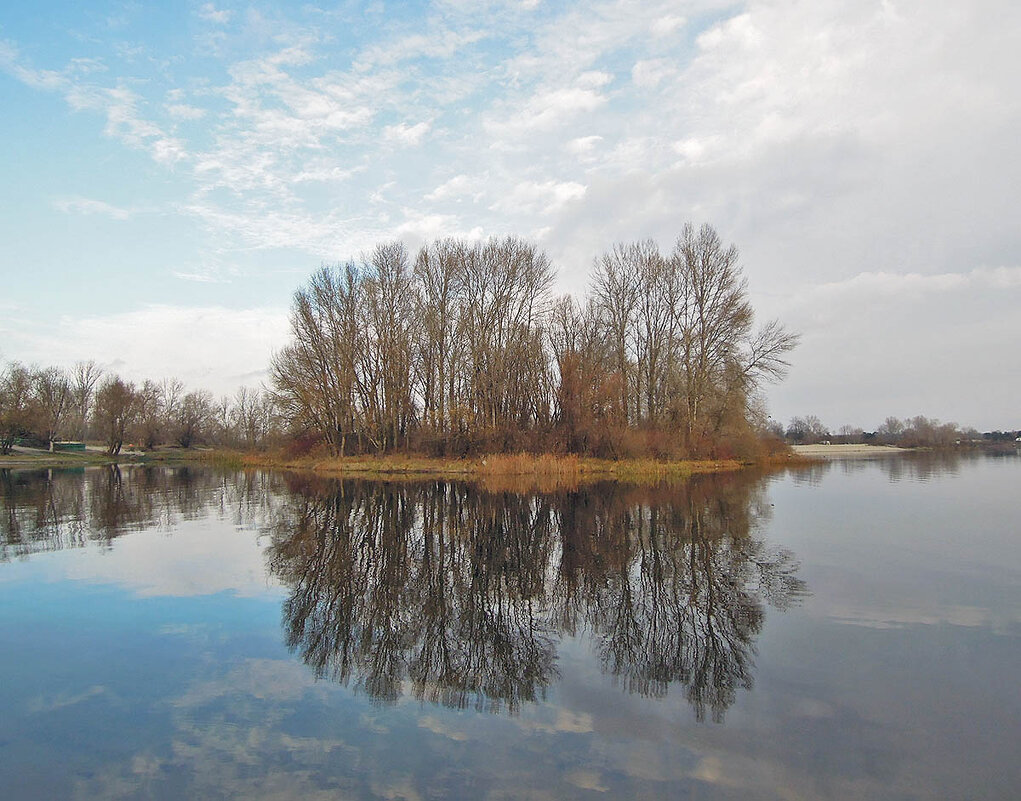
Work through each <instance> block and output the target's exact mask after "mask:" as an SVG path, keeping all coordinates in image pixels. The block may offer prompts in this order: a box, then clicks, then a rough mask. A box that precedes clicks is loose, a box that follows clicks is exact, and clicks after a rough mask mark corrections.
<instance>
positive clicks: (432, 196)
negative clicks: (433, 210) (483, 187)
mask: <svg viewBox="0 0 1021 801" xmlns="http://www.w3.org/2000/svg"><path fill="white" fill-rule="evenodd" d="M469 195H474V196H476V197H478V196H480V195H481V192H480V191H479V186H478V183H477V182H476V181H475V180H473V179H472V178H469V177H468V176H467V175H465V174H464V173H461V174H460V175H455V176H454V177H453V178H450V179H448V180H446V181H444V182H443V183H442V184H440V185H439V186H437V187H436V188H435V189H434V190H433V191H432V192H430V193H429V194H427V195H426V196H425V199H426V200H429V201H434V202H435V201H438V200H451V199H457V198H462V197H466V196H469Z"/></svg>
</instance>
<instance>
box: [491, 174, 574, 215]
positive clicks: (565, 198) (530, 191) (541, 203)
mask: <svg viewBox="0 0 1021 801" xmlns="http://www.w3.org/2000/svg"><path fill="white" fill-rule="evenodd" d="M583 197H585V187H584V186H583V185H582V184H579V183H575V182H574V181H562V182H557V181H543V182H541V183H539V182H536V181H522V182H521V183H519V184H517V185H516V186H514V187H513V188H512V189H511V191H510V192H509V193H508V194H507V195H505V196H503V197H501V198H500V199H499V200H498V201H497V204H496V207H497V208H499V209H500V210H502V211H506V212H510V213H511V214H520V213H539V214H553V213H555V212H557V211H559V210H560V209H561V208H562V207H563V206H564V205H565V204H567V203H571V202H576V201H578V200H580V199H582V198H583Z"/></svg>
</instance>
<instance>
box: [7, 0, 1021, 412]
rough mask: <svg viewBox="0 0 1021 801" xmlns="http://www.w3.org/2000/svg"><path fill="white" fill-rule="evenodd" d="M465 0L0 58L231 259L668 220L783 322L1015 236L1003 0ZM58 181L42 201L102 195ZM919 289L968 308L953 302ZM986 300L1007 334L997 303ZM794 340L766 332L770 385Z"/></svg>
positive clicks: (552, 238)
mask: <svg viewBox="0 0 1021 801" xmlns="http://www.w3.org/2000/svg"><path fill="white" fill-rule="evenodd" d="M484 9H485V14H486V19H487V20H488V22H487V25H486V27H485V29H482V28H480V26H479V24H478V14H479V12H478V4H472V3H463V2H446V3H442V4H438V5H436V6H430V7H428V8H425V9H424V10H422V11H421V13H417V12H416V14H415V15H414V16H413V17H411V18H409V19H397V18H390V19H388V20H385V21H381V18H380V17H379V16H378V14H375V13H374V12H370V13H369V14H368V16H367V17H366V19H371V20H372V23H371V26H369V25H368V24H367V23H365V22H364V21H363V20H362V18H361V15H356V17H355V18H348V17H345V16H344V14H343V13H342V12H330V13H324V12H313V11H308V12H307V13H306V12H305V11H296V10H293V9H289V10H287V11H286V12H279V13H277V14H276V15H275V16H271V14H270V12H268V11H262V12H255V11H251V12H248V13H246V14H245V15H244V18H243V19H242V18H240V17H239V16H238V15H235V16H234V17H229V12H228V11H225V10H221V9H220V8H219V6H216V5H213V4H205V5H202V6H200V7H199V8H198V9H197V12H196V13H197V14H198V16H199V17H201V18H204V19H205V21H206V22H208V23H211V24H212V25H213V26H215V27H217V28H218V27H219V26H220V25H222V24H224V23H227V22H231V23H238V24H237V28H238V29H239V30H238V31H235V32H232V34H231V35H232V36H233V35H237V36H238V37H240V38H238V39H236V40H235V39H230V40H229V41H231V42H233V43H234V44H232V45H231V46H227V45H226V44H223V45H222V46H221V45H217V46H216V47H213V48H210V49H209V59H208V61H205V62H203V65H202V68H203V71H202V72H201V73H199V72H189V70H188V67H187V66H185V65H184V64H183V63H182V62H178V63H176V64H175V66H174V67H173V68H170V67H169V66H167V64H163V65H160V66H157V65H156V64H155V62H154V61H153V60H152V59H151V58H150V59H145V58H138V59H136V61H134V62H131V63H130V64H125V63H124V62H123V61H118V60H116V59H111V58H110V56H109V54H108V53H105V52H102V49H101V48H95V49H90V50H89V51H88V52H80V53H79V52H70V53H68V54H67V56H66V57H64V58H63V60H62V61H60V62H54V63H51V64H46V65H42V66H39V65H34V64H32V63H31V62H30V61H29V60H28V59H27V58H26V56H25V53H29V52H31V53H35V52H37V51H36V50H34V49H33V50H29V49H28V48H27V47H26V48H24V50H19V47H18V44H16V43H15V42H13V41H6V42H0V70H3V71H4V72H5V73H7V74H9V75H11V76H12V77H13V78H14V79H15V80H18V81H20V82H21V83H22V84H23V85H25V86H28V87H31V88H33V89H36V90H38V91H40V92H50V93H53V94H54V95H56V96H60V97H63V98H65V100H66V102H67V103H68V104H69V107H70V108H72V109H75V110H77V111H81V112H86V113H90V114H94V115H99V116H100V119H102V120H103V121H104V125H103V131H104V133H105V134H106V135H107V136H109V137H111V138H112V139H113V140H114V141H118V142H121V143H123V144H124V145H125V146H126V147H129V148H132V149H136V150H139V151H141V152H145V153H148V154H149V156H150V157H151V158H152V160H153V164H154V165H155V166H154V169H156V170H157V171H158V174H162V175H164V176H167V177H172V179H173V183H174V190H173V191H177V192H178V193H179V194H178V196H177V197H176V198H175V200H174V202H173V203H172V210H173V213H176V214H178V215H180V216H181V217H183V218H185V220H186V221H187V223H188V224H198V225H199V226H200V228H201V229H202V231H203V232H204V233H205V234H206V237H205V238H204V239H202V242H203V243H207V242H209V241H215V242H216V244H217V246H218V247H221V248H226V249H227V250H229V251H230V252H231V254H232V258H233V257H236V258H235V260H236V261H237V263H239V264H244V263H251V262H250V261H249V260H253V261H254V260H257V259H258V258H261V257H260V256H259V255H258V254H260V253H263V254H264V253H267V252H270V251H274V252H275V251H280V252H281V253H286V254H287V258H289V259H290V260H291V261H292V262H293V263H296V264H302V263H307V262H308V261H310V260H311V261H313V262H314V261H316V260H319V259H336V258H344V257H346V256H348V255H355V254H357V253H358V252H359V251H360V250H363V249H367V248H370V247H371V245H372V243H373V242H374V241H378V240H380V239H385V238H390V237H392V236H395V235H407V236H408V237H409V238H412V239H417V238H422V237H428V238H431V237H433V236H439V235H446V234H453V233H458V232H462V233H464V232H467V233H482V232H499V233H503V232H518V233H523V234H525V235H528V234H532V235H541V236H542V242H543V245H544V246H545V247H547V248H548V251H549V253H550V255H551V257H552V258H553V260H554V262H555V263H557V264H558V265H559V266H560V268H561V282H560V283H561V286H560V288H561V289H563V290H568V291H572V290H573V291H577V290H580V288H581V287H582V286H583V285H584V284H585V281H586V278H587V271H588V269H589V266H590V265H591V262H592V258H593V256H595V255H597V254H598V253H599V252H600V251H601V250H603V249H605V248H606V247H608V246H609V245H610V244H612V242H614V241H618V240H626V239H631V238H636V237H653V238H656V239H658V240H659V241H660V242H661V243H663V244H665V245H667V246H669V243H670V242H671V241H672V240H673V238H674V237H675V236H676V235H677V233H678V231H679V229H680V226H681V224H683V222H684V221H685V220H688V219H691V220H693V221H695V222H696V223H699V222H703V221H708V222H713V223H715V224H716V226H717V228H718V229H719V230H720V231H721V234H722V235H723V236H724V237H725V238H726V239H728V240H731V241H735V242H736V243H737V244H738V245H740V246H741V249H742V253H743V256H744V262H743V263H744V264H745V266H746V269H747V271H748V276H749V280H750V285H751V287H752V289H753V290H754V291H756V292H757V293H758V294H757V295H756V297H757V299H758V300H761V303H762V308H763V311H764V313H765V315H766V316H770V312H771V311H776V312H782V311H787V312H788V313H790V314H792V315H794V318H795V320H797V321H805V322H807V324H808V325H810V326H815V325H818V324H821V323H820V322H819V320H818V319H817V318H821V315H820V314H819V313H818V312H817V311H816V312H815V313H808V312H806V311H805V309H806V308H808V307H811V306H812V304H815V306H816V307H817V309H818V307H821V306H826V305H828V304H829V305H836V304H837V303H838V300H837V299H838V298H846V299H849V301H851V300H853V299H855V298H862V297H872V298H876V297H886V298H894V297H899V298H910V297H912V296H924V297H926V298H936V297H938V298H942V299H947V298H949V297H950V296H952V295H953V294H954V293H955V292H964V293H965V294H968V293H973V294H975V296H976V297H977V296H978V294H976V293H980V290H982V288H983V287H984V288H985V289H984V290H982V291H987V292H989V293H992V292H994V290H995V289H996V288H997V287H998V288H999V291H1001V292H1014V291H1015V290H1016V283H1015V281H1016V278H1015V273H1014V272H1013V267H1011V266H1009V265H1013V264H1015V263H1016V253H1017V252H1018V248H1019V247H1021V239H1019V234H1018V232H1017V226H1016V224H1015V223H1014V221H1013V219H1012V218H1011V216H1010V215H1009V214H1008V213H1006V212H1005V211H1004V210H1005V209H1010V208H1012V205H1013V204H1014V202H1015V197H1014V195H1015V194H1016V186H1017V185H1019V184H1021V160H1018V159H1017V158H1014V152H1015V151H1016V142H1015V139H1016V131H1017V129H1018V124H1019V122H1021V102H1019V99H1018V98H1019V94H1018V89H1017V86H1016V81H1014V80H1013V76H1014V75H1015V74H1016V73H1017V71H1018V69H1019V68H1021V64H1019V62H1018V52H1017V48H1016V46H1015V43H1014V42H1013V39H1012V38H1011V35H1010V34H1011V32H1012V31H1014V30H1016V29H1017V27H1018V25H1021V7H1018V6H1017V4H1012V3H1007V2H998V1H997V0H990V1H989V2H988V3H987V4H984V5H979V6H976V5H974V4H961V3H950V2H935V3H930V4H925V5H924V6H923V5H919V4H916V5H911V4H898V5H897V6H896V8H895V9H894V8H893V6H892V5H891V4H888V3H887V4H863V3H848V2H843V1H842V0H820V2H818V3H813V4H804V5H800V6H798V7H797V8H793V9H792V8H791V7H790V6H789V5H788V4H783V3H779V2H774V0H747V1H746V2H740V3H738V4H736V5H735V4H734V3H730V2H724V0H696V2H690V3H685V4H684V5H683V6H678V5H677V3H676V2H675V1H674V0H641V1H639V0H605V1H604V0H580V1H579V2H574V3H570V4H566V5H563V4H559V5H544V6H543V7H542V8H541V9H540V8H536V9H535V10H534V11H530V10H528V9H526V8H523V6H522V4H519V3H505V2H495V1H494V2H490V3H487V4H485V6H484ZM352 25H354V26H355V28H356V29H357V31H358V32H359V35H358V36H356V37H349V36H347V32H348V30H349V28H350V26H352ZM342 26H348V27H342ZM359 26H361V27H359ZM202 27H204V28H209V27H210V26H209V25H207V26H202ZM352 30H354V29H352ZM216 34H217V35H218V36H220V37H221V38H219V39H217V42H221V43H222V42H226V41H228V39H226V38H224V37H226V36H227V32H225V31H220V30H217V31H216ZM5 35H8V36H9V35H11V34H10V33H5ZM203 35H206V34H203ZM203 41H205V40H203ZM146 44H148V43H146ZM235 45H236V46H235ZM147 52H152V48H149V50H148V51H147ZM180 56H181V54H180V53H177V54H173V57H174V58H179V57H180ZM168 63H169V62H168ZM123 70H131V71H132V72H123ZM184 132H187V138H185V133H184ZM79 191H80V192H83V193H85V190H82V189H75V190H70V191H68V192H67V193H66V194H67V198H68V200H67V202H66V203H65V205H64V207H63V210H65V211H69V212H70V211H75V212H77V213H94V214H103V213H106V214H107V215H109V216H111V217H113V218H114V219H124V218H123V217H119V216H118V214H120V212H118V211H117V210H116V209H113V208H111V209H107V210H104V209H102V208H101V207H100V206H91V207H90V206H88V205H87V204H85V203H84V202H78V201H76V200H75V198H77V195H76V194H75V192H79ZM88 194H97V195H100V194H102V192H100V191H96V192H91V191H90V192H88ZM116 196H117V197H121V195H120V194H117V195H116ZM143 205H144V204H141V203H137V204H131V203H130V202H128V201H126V202H125V208H134V207H135V206H143ZM197 247H198V245H197ZM190 262H191V263H195V264H199V263H201V262H202V259H201V256H200V255H199V254H196V256H195V258H193V259H191V260H190ZM983 265H1008V266H1004V267H1000V268H997V267H984V266H983ZM983 271H985V272H983ZM178 272H179V275H180V277H182V278H183V279H186V280H195V279H197V278H200V277H202V278H204V279H208V278H209V276H210V275H211V274H210V273H207V272H204V271H203V270H201V269H196V268H192V267H188V266H184V267H181V268H180V269H179V271H178ZM994 284H995V286H994ZM827 298H829V300H827ZM855 302H857V301H855ZM945 313H946V314H948V315H949V316H950V317H951V319H952V320H953V321H954V322H955V323H959V324H960V326H962V327H966V326H967V325H972V326H982V325H984V324H985V323H986V322H987V321H985V320H984V319H983V318H982V316H981V313H980V312H978V311H976V310H975V309H974V308H973V306H972V305H970V304H959V305H958V306H956V307H948V308H947V309H946V311H945ZM840 319H842V318H840ZM938 322H940V323H942V322H943V321H942V320H941V321H938ZM917 323H918V321H916V324H917ZM884 324H885V325H887V326H888V333H887V336H889V337H893V338H894V339H897V338H898V337H899V336H900V334H902V333H903V332H901V331H900V330H899V328H898V325H899V324H898V323H897V321H896V320H895V319H889V320H886V321H885V322H884ZM933 324H935V322H933ZM1002 325H1003V329H1002V333H1003V334H1004V335H1006V336H1007V337H1009V338H1013V339H1015V340H1016V339H1017V337H1018V336H1021V323H1018V324H1015V325H1013V326H1012V325H1011V324H1009V323H1003V324H1002ZM862 337H863V339H864V340H865V341H866V342H870V341H872V342H873V344H876V343H875V342H874V341H873V340H871V339H870V337H871V334H870V333H869V332H866V333H865V334H863V335H862ZM908 339H910V337H908ZM810 353H811V346H810V345H809V344H808V343H806V345H803V346H802V348H801V349H799V351H798V352H796V353H795V354H794V362H795V364H794V371H793V372H792V377H791V381H790V383H789V384H788V386H789V387H792V388H797V387H798V379H797V378H796V376H797V369H798V363H799V361H800V360H802V359H804V360H805V362H806V364H812V365H815V364H816V357H815V356H811V355H810ZM831 358H832V359H833V360H834V370H837V369H843V370H845V371H848V370H852V369H857V367H858V365H856V364H855V363H853V362H852V361H851V357H850V356H849V355H848V354H846V353H843V352H841V353H836V354H834V355H832V356H831ZM1008 383H1009V382H1008ZM1015 383H1016V382H1015ZM1011 385H1012V386H1014V384H1011ZM919 387H921V385H919ZM934 388H935V385H933V389H934ZM1015 389H1016V390H1017V391H1021V385H1017V386H1015ZM783 391H784V390H780V392H781V393H782V392H783ZM831 391H832V392H833V393H834V397H835V398H837V399H838V401H839V402H849V403H851V402H853V401H845V400H844V393H843V391H842V389H841V388H840V386H839V384H833V386H832V388H831ZM919 392H920V394H928V395H929V396H931V395H932V391H930V390H924V391H923V390H922V389H919ZM777 397H780V398H783V402H784V403H787V402H788V400H789V398H788V397H785V396H783V395H782V394H781V395H778V396H777ZM817 397H818V394H817V393H816V392H815V391H814V390H813V391H812V392H811V393H806V394H805V395H804V402H805V403H808V402H809V401H812V402H815V399H816V398H817ZM796 411H797V413H803V412H804V411H805V410H804V409H801V408H799V409H797V410H796ZM852 416H857V415H852ZM955 416H959V417H964V416H965V415H963V414H956V413H955Z"/></svg>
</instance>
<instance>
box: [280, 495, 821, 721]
mask: <svg viewBox="0 0 1021 801" xmlns="http://www.w3.org/2000/svg"><path fill="white" fill-rule="evenodd" d="M757 486H758V484H757V483H756V482H751V481H749V480H747V479H746V478H743V477H735V476H726V477H703V478H700V479H698V480H695V481H693V482H692V483H691V484H689V485H685V486H683V487H675V488H671V489H659V490H639V489H633V488H631V489H628V488H623V487H621V486H619V485H615V484H606V485H601V486H595V487H591V488H586V489H583V490H579V491H573V492H560V493H554V494H542V495H530V496H526V495H516V494H508V493H496V492H487V491H484V490H479V489H478V488H475V487H472V486H467V485H456V484H446V483H430V484H421V485H413V486H408V485H395V484H387V483H367V482H355V481H350V482H326V481H316V480H308V479H293V480H292V481H291V489H292V491H293V495H292V498H291V501H290V503H289V504H288V505H287V506H285V507H284V508H282V509H281V510H280V514H279V517H278V519H277V520H276V521H275V522H274V524H273V526H272V544H271V546H270V548H269V559H270V567H271V570H272V571H273V572H274V573H276V574H277V575H278V577H280V578H281V579H282V580H283V582H284V583H285V584H287V585H289V586H290V587H291V588H292V592H291V595H290V597H289V599H288V600H287V602H286V603H285V606H284V628H285V631H286V637H287V643H288V645H289V646H290V647H291V648H292V649H294V650H295V651H297V652H298V653H300V654H301V656H302V658H303V659H304V660H305V662H306V663H308V664H309V665H310V666H311V667H312V668H313V670H314V671H315V672H316V675H317V676H319V677H329V678H331V679H334V680H337V681H341V682H349V681H353V682H354V683H355V685H356V686H357V687H359V688H360V689H362V690H364V691H365V692H367V693H368V694H369V695H371V696H372V697H373V698H375V699H377V700H379V701H381V702H393V701H395V700H396V699H397V698H399V697H400V696H401V695H402V693H403V692H405V688H408V689H410V692H411V694H412V695H413V696H414V697H415V698H418V699H423V700H429V701H434V702H438V703H442V704H444V705H447V706H452V707H458V708H461V707H467V706H472V707H475V708H477V709H490V710H499V709H508V710H510V711H512V712H513V711H516V710H517V709H518V708H519V707H520V705H521V703H522V702H525V701H533V700H536V699H538V698H541V697H543V695H544V692H545V691H546V689H547V688H548V687H549V686H550V685H551V683H552V682H554V681H555V680H556V678H557V675H558V674H557V646H558V643H559V642H560V641H561V639H562V638H563V637H564V636H567V635H575V634H582V635H584V636H585V637H586V638H587V639H589V640H590V641H591V642H592V643H593V647H594V648H595V649H596V651H597V653H598V655H599V659H600V663H601V666H602V669H603V670H604V671H605V672H607V673H609V674H611V675H613V676H614V677H615V679H616V680H617V681H618V682H619V684H620V685H621V686H622V687H623V688H625V689H626V690H627V691H628V692H633V693H639V694H642V695H646V696H663V695H665V694H666V693H667V692H668V690H669V689H670V688H671V687H672V686H675V685H676V686H678V687H681V688H683V692H684V693H685V695H686V697H687V699H688V701H689V702H690V703H691V705H692V707H693V708H694V710H695V713H696V716H697V717H698V718H699V719H703V718H704V717H705V716H706V715H707V714H708V715H711V717H712V718H713V719H714V720H717V721H719V720H722V718H723V714H724V712H725V711H726V709H727V708H728V707H729V706H730V705H731V704H732V703H733V701H734V698H735V695H736V692H737V690H738V689H739V688H750V687H751V685H752V673H751V671H752V656H753V654H754V638H755V636H756V635H757V634H758V633H759V631H760V630H761V627H762V623H763V618H764V604H765V603H769V604H772V605H774V606H778V607H781V608H783V607H786V606H788V605H789V604H791V603H792V602H794V601H796V600H797V599H798V598H799V597H800V596H801V595H802V594H803V593H804V585H803V583H802V582H801V580H800V579H798V578H797V576H796V570H797V563H796V562H795V561H794V558H793V556H792V555H791V554H790V553H789V552H787V551H784V550H779V549H770V548H767V547H766V546H765V545H764V544H763V542H762V541H761V540H759V539H757V538H756V537H755V536H754V531H755V529H756V526H757V523H758V522H759V519H760V517H761V516H762V515H763V514H764V513H765V510H766V509H768V507H766V506H765V504H763V503H762V502H761V498H760V496H759V494H758V489H757Z"/></svg>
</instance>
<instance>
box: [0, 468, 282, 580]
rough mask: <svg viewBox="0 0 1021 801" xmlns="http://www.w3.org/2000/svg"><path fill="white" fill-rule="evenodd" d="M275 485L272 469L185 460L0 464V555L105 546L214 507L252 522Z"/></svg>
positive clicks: (206, 512)
mask: <svg viewBox="0 0 1021 801" xmlns="http://www.w3.org/2000/svg"><path fill="white" fill-rule="evenodd" d="M279 484H280V481H279V479H277V478H274V477H273V476H272V475H271V474H266V473H243V472H240V471H239V472H236V473H222V472H214V471H211V470H206V469H202V468H193V467H189V466H180V467H173V468H167V467H131V468H126V469H121V468H119V467H117V466H116V465H109V466H106V467H95V468H87V469H79V470H0V561H8V560H10V559H12V558H18V557H25V556H29V555H31V554H33V553H37V552H41V551H54V550H62V549H64V548H81V547H84V546H85V545H88V544H90V543H93V544H98V545H100V546H104V547H108V546H110V545H111V544H112V543H113V541H114V540H115V539H116V538H117V537H120V536H122V535H124V534H126V533H128V532H130V531H138V530H142V529H150V528H156V529H160V530H163V531H170V530H172V529H173V527H174V525H175V524H176V523H177V522H178V521H180V520H194V519H196V518H200V517H204V516H206V515H209V514H212V513H216V514H218V515H219V516H220V517H222V518H227V519H231V520H232V521H233V522H234V523H235V525H242V524H245V523H251V522H252V521H255V520H259V519H262V518H265V516H266V514H267V513H268V509H269V508H270V506H271V505H272V503H273V499H274V493H273V492H272V491H271V490H272V488H273V487H274V486H277V485H279Z"/></svg>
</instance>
